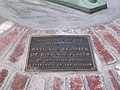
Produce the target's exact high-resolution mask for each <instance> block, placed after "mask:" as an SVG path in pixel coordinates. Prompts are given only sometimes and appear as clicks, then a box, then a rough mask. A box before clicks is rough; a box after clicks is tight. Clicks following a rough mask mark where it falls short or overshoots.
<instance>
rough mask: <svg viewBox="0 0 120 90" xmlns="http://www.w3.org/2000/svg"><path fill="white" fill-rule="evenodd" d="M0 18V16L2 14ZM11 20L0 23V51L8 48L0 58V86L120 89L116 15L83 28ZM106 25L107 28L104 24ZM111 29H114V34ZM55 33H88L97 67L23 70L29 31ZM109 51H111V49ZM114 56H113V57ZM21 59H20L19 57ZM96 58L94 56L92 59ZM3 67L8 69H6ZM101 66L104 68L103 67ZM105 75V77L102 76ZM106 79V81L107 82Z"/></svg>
mask: <svg viewBox="0 0 120 90" xmlns="http://www.w3.org/2000/svg"><path fill="white" fill-rule="evenodd" d="M2 19H3V18H2ZM14 25H15V23H12V22H10V21H5V22H4V23H1V24H0V30H1V33H0V55H2V54H4V53H5V51H6V50H7V48H8V47H9V48H11V49H10V50H8V51H7V52H8V53H6V55H5V56H4V57H7V56H8V57H9V58H0V61H7V60H9V61H10V62H11V63H12V64H10V63H7V62H1V63H0V68H2V69H0V89H2V90H107V89H109V90H120V60H119V58H120V39H119V36H120V29H119V28H120V19H117V20H115V21H114V22H113V23H111V24H106V25H99V26H96V27H93V26H92V27H89V28H85V29H84V30H81V31H80V29H77V30H74V29H72V30H70V31H66V30H63V31H61V32H58V31H57V30H47V31H39V30H38V31H36V30H32V29H29V28H26V29H25V27H22V26H19V25H17V26H14ZM106 26H107V27H109V28H110V30H109V28H106ZM112 32H115V33H116V35H118V36H114V34H113V33H112ZM33 33H34V34H35V33H36V34H37V35H39V36H41V35H56V34H59V35H60V34H63V33H64V35H65V34H67V35H68V34H72V35H73V34H74V35H75V34H77V35H81V34H82V35H84V34H88V35H91V39H92V42H93V47H94V52H95V53H97V55H98V58H97V59H99V60H101V61H100V62H101V63H99V62H97V65H98V67H99V69H98V71H97V72H52V73H51V72H37V73H33V72H32V73H29V72H25V71H24V70H23V69H21V68H17V65H18V64H19V65H20V67H23V66H24V65H22V64H23V62H22V61H25V58H21V57H22V56H24V57H26V46H27V44H28V43H27V41H28V39H29V36H31V35H32V34H33ZM111 51H112V52H111ZM116 56H118V57H117V59H116ZM21 60H22V61H21ZM96 61H98V60H96ZM16 63H17V64H16ZM6 68H9V70H10V71H11V72H12V73H9V72H8V71H9V70H7V69H6ZM111 68H112V69H111ZM103 69H104V70H103ZM106 77H108V78H106ZM107 82H109V83H107Z"/></svg>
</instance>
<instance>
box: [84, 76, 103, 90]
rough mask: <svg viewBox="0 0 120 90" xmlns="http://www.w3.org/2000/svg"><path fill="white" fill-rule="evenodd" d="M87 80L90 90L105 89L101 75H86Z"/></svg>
mask: <svg viewBox="0 0 120 90" xmlns="http://www.w3.org/2000/svg"><path fill="white" fill-rule="evenodd" d="M86 80H87V84H88V87H89V89H90V90H105V87H104V85H103V84H102V82H101V78H100V76H98V75H89V76H86Z"/></svg>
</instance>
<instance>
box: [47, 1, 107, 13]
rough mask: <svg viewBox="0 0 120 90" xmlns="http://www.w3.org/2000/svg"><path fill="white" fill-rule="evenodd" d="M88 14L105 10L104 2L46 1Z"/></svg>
mask: <svg viewBox="0 0 120 90" xmlns="http://www.w3.org/2000/svg"><path fill="white" fill-rule="evenodd" d="M48 1H51V2H54V3H57V4H61V5H64V6H67V7H70V8H74V9H77V10H80V11H83V12H86V13H89V14H92V13H94V12H97V11H100V10H102V9H106V8H107V4H106V2H105V1H104V0H48Z"/></svg>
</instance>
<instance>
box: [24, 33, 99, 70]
mask: <svg viewBox="0 0 120 90" xmlns="http://www.w3.org/2000/svg"><path fill="white" fill-rule="evenodd" d="M96 70H97V67H96V63H95V58H94V54H93V50H92V45H91V40H90V36H87V35H84V36H80V35H79V36H78V35H74V36H73V35H71V36H69V35H67V36H66V35H60V36H42V37H31V39H30V44H29V48H28V57H27V65H26V71H96Z"/></svg>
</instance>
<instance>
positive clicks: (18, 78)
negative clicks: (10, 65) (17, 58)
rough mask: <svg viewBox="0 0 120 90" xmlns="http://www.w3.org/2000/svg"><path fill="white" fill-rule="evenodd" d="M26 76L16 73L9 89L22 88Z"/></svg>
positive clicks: (18, 89)
mask: <svg viewBox="0 0 120 90" xmlns="http://www.w3.org/2000/svg"><path fill="white" fill-rule="evenodd" d="M28 78H29V77H28V76H27V75H22V74H16V75H15V77H14V79H13V82H12V84H11V86H10V90H24V89H25V86H26V83H27V80H28Z"/></svg>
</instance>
